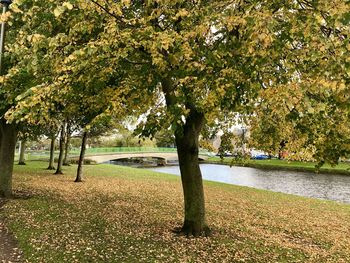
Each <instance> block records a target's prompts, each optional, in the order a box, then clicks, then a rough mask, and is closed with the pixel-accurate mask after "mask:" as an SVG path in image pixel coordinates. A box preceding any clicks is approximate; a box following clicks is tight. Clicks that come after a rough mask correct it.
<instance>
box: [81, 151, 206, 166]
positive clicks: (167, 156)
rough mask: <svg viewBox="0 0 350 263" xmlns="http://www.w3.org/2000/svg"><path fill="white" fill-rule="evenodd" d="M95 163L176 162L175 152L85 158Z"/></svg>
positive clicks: (202, 158)
mask: <svg viewBox="0 0 350 263" xmlns="http://www.w3.org/2000/svg"><path fill="white" fill-rule="evenodd" d="M86 158H87V159H90V160H92V161H94V162H96V163H98V164H99V163H105V162H109V161H112V160H121V159H130V158H153V159H157V160H159V161H160V163H161V164H164V165H165V164H167V163H171V162H176V161H178V157H177V153H176V152H168V153H167V152H154V153H152V152H139V153H109V154H89V155H87V156H86ZM198 159H199V160H202V161H204V160H207V159H208V156H207V155H204V154H200V155H199V157H198Z"/></svg>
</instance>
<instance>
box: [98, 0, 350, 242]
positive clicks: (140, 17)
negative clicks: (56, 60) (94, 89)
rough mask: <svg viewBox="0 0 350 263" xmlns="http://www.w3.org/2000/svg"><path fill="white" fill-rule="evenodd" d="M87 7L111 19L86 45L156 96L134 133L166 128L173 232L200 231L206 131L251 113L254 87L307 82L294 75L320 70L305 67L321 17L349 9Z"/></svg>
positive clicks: (284, 4) (204, 4)
mask: <svg viewBox="0 0 350 263" xmlns="http://www.w3.org/2000/svg"><path fill="white" fill-rule="evenodd" d="M91 2H93V3H95V5H96V6H97V8H100V9H101V12H105V13H107V14H109V15H110V19H109V20H106V25H105V26H106V30H105V31H104V32H103V33H101V34H100V41H99V43H94V44H97V45H98V44H100V48H101V49H106V47H107V46H108V48H109V49H110V60H109V61H110V63H109V65H112V64H113V63H117V64H118V65H119V67H121V65H122V67H123V69H124V70H125V71H126V75H125V77H124V78H123V85H124V86H129V87H133V88H135V89H137V92H138V93H139V94H141V96H146V95H147V94H150V93H153V94H157V96H153V98H155V100H154V104H153V109H152V110H149V111H148V112H147V118H148V121H147V122H146V123H145V124H144V125H143V132H142V134H143V135H146V136H152V135H153V134H154V132H155V131H156V130H157V129H158V128H160V127H162V126H168V125H169V124H171V125H172V129H173V131H174V134H175V138H176V144H177V149H178V156H179V162H180V170H181V179H182V185H183V191H184V201H185V219H184V223H183V226H182V229H181V232H183V233H185V234H187V235H194V236H198V235H203V234H206V233H207V232H208V227H207V223H206V218H205V205H204V191H203V184H202V176H201V172H200V169H199V164H198V138H199V135H200V133H201V131H202V129H203V127H204V125H205V124H206V122H207V121H208V120H212V119H215V118H219V117H220V116H222V115H224V114H225V113H227V112H238V113H240V114H249V113H252V111H253V110H254V106H255V103H257V102H259V100H260V99H261V95H260V94H259V91H260V90H266V89H269V88H272V87H282V86H287V85H294V86H295V87H300V85H304V84H305V85H309V84H310V83H308V82H307V81H306V79H305V80H304V78H306V75H304V74H300V72H304V71H308V69H309V67H315V68H319V67H320V66H322V64H320V65H318V64H316V63H314V62H313V61H312V57H313V56H316V57H319V55H320V53H319V52H320V50H319V49H320V47H321V46H320V43H323V40H322V39H323V36H322V34H321V32H322V23H323V20H322V17H323V16H324V15H325V14H326V16H328V17H329V20H331V19H332V17H333V16H336V13H337V12H335V6H337V7H341V9H342V12H343V11H344V12H347V10H348V5H345V4H344V3H343V1H340V0H338V1H335V2H336V4H335V5H333V4H332V5H330V4H328V1H282V0H276V1H257V0H254V1H225V0H224V1H209V0H208V1H184V0H177V1H152V0H151V1H114V2H104V1H98V0H94V1H91ZM305 25H306V27H305ZM112 35H113V36H115V37H113V38H112V37H111V36H112ZM321 51H322V48H321ZM116 58H119V59H118V60H116ZM103 59H104V60H105V59H106V58H105V57H104V58H103ZM309 72H310V71H309ZM310 73H311V72H310ZM313 74H315V72H313V73H312V74H309V77H310V76H312V75H313ZM272 92H273V91H272ZM149 98H151V97H149ZM163 99H164V100H165V102H162V100H163Z"/></svg>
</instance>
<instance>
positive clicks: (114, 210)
mask: <svg viewBox="0 0 350 263" xmlns="http://www.w3.org/2000/svg"><path fill="white" fill-rule="evenodd" d="M46 165H47V164H46V163H43V162H30V163H29V165H27V166H16V168H15V178H14V182H15V184H14V187H15V190H16V194H17V198H16V199H14V200H10V201H9V202H8V203H7V204H6V205H5V207H4V208H3V211H2V212H1V216H2V217H5V219H6V222H7V224H8V225H9V226H10V228H11V230H12V231H13V233H14V234H15V235H16V237H17V238H18V240H19V242H20V246H21V248H22V249H23V250H24V253H25V257H26V259H27V261H28V262H55V263H56V262H350V236H349V235H348V233H349V229H350V206H349V205H343V204H338V203H334V202H330V201H320V200H313V199H308V198H302V197H296V196H292V195H286V194H280V193H273V192H268V191H262V190H255V189H251V188H247V187H238V186H232V185H225V184H219V183H213V182H205V191H206V200H207V219H208V222H209V224H210V226H211V227H212V229H213V230H214V232H213V236H212V237H210V238H200V239H188V238H186V237H178V236H176V235H174V234H173V233H172V229H173V228H174V227H177V226H180V225H181V222H182V210H183V206H182V189H181V184H180V179H179V177H176V176H170V175H164V174H158V173H154V172H151V171H145V170H141V169H132V168H127V167H118V166H111V165H94V166H87V167H86V168H85V172H86V177H85V179H86V180H85V182H84V183H81V184H76V183H73V182H72V181H73V179H74V171H75V166H72V167H69V168H67V170H66V175H64V176H54V175H52V174H51V172H48V171H46V170H44V169H43V168H45V167H46Z"/></svg>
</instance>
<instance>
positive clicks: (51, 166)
mask: <svg viewBox="0 0 350 263" xmlns="http://www.w3.org/2000/svg"><path fill="white" fill-rule="evenodd" d="M55 141H56V136H55V135H52V137H51V145H50V160H49V167H47V170H55V165H54V163H55Z"/></svg>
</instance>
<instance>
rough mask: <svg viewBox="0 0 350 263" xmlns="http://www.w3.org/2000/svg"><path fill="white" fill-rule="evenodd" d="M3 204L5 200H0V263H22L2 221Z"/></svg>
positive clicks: (18, 252) (11, 237)
mask: <svg viewBox="0 0 350 263" xmlns="http://www.w3.org/2000/svg"><path fill="white" fill-rule="evenodd" d="M4 204H5V200H3V199H1V198H0V263H11V262H23V260H22V254H21V251H20V250H19V248H18V245H17V242H16V240H15V238H14V237H13V236H12V235H11V233H10V232H9V231H8V229H7V228H6V226H5V224H4V221H3V219H2V213H3V210H2V207H3V205H4Z"/></svg>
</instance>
